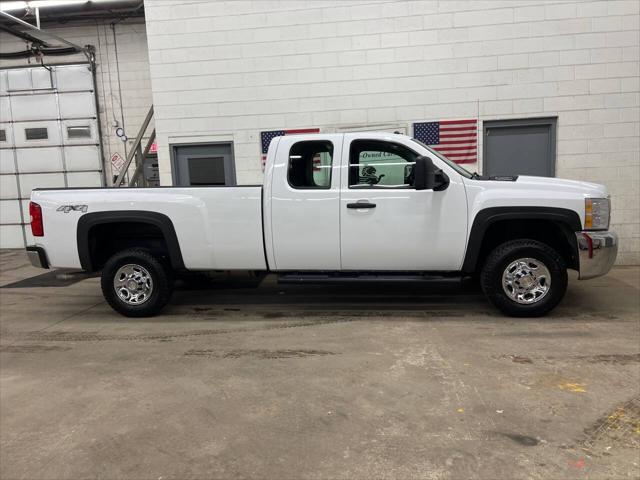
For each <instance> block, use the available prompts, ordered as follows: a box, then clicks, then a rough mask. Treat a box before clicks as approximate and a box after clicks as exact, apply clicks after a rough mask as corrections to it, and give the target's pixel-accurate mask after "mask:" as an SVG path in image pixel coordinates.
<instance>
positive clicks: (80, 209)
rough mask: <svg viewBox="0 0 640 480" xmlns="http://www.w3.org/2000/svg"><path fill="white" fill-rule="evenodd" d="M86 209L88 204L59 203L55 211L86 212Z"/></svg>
mask: <svg viewBox="0 0 640 480" xmlns="http://www.w3.org/2000/svg"><path fill="white" fill-rule="evenodd" d="M88 209H89V206H88V205H60V206H59V207H58V208H57V209H56V212H64V213H69V212H82V213H86V212H87V210H88Z"/></svg>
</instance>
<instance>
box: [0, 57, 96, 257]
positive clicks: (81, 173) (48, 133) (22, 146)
mask: <svg viewBox="0 0 640 480" xmlns="http://www.w3.org/2000/svg"><path fill="white" fill-rule="evenodd" d="M99 134H100V132H98V122H97V119H96V102H95V92H94V91H93V78H92V75H91V71H90V70H89V66H88V64H78V65H58V66H51V67H50V68H44V67H32V68H9V69H3V70H0V248H18V247H23V246H24V245H25V244H31V243H33V239H32V237H31V230H30V228H29V225H28V223H29V207H28V205H29V195H30V193H31V190H33V189H34V188H39V187H40V188H46V187H94V186H95V187H99V186H102V185H103V175H102V160H101V152H100V145H99Z"/></svg>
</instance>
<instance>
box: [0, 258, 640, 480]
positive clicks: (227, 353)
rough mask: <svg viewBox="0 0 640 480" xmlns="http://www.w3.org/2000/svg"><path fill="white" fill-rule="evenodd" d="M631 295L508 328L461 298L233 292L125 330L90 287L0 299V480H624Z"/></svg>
mask: <svg viewBox="0 0 640 480" xmlns="http://www.w3.org/2000/svg"><path fill="white" fill-rule="evenodd" d="M0 264H1V272H0V285H7V284H9V283H12V282H16V281H19V280H22V279H26V278H28V277H33V276H35V275H39V274H42V273H43V272H44V271H43V270H37V269H34V268H32V267H30V266H28V265H27V263H26V259H25V257H24V255H23V253H22V252H17V251H10V252H3V253H2V254H1V255H0ZM50 277H51V276H50ZM45 280H47V277H45ZM47 281H51V278H49V279H48V280H47ZM47 281H44V282H42V281H41V282H40V283H41V284H46V283H47ZM68 283H72V281H71V282H68ZM639 290H640V269H639V268H616V269H615V270H614V271H613V272H612V273H611V274H610V275H609V276H607V277H605V278H599V279H595V280H592V281H589V282H578V281H576V280H572V281H571V283H570V287H569V292H568V294H567V297H566V299H565V300H564V302H563V303H562V304H561V306H560V307H559V308H557V309H556V310H555V311H554V312H553V314H552V315H550V316H548V317H546V318H540V319H530V320H517V319H511V318H505V317H503V316H501V315H500V314H498V313H497V312H496V311H495V310H493V309H492V308H491V307H490V306H489V305H488V304H487V303H486V302H485V301H484V299H483V298H482V297H481V296H480V295H478V294H477V293H476V292H471V293H464V294H459V293H446V292H445V293H442V292H440V293H438V294H431V295H427V294H425V293H424V292H423V291H421V290H420V289H418V288H415V287H414V288H398V287H394V288H388V287H387V288H385V287H375V288H374V287H371V286H367V287H362V286H347V287H286V288H285V287H278V286H277V285H276V284H275V282H274V280H273V279H272V278H267V279H266V280H265V281H264V282H263V284H262V286H261V287H260V288H255V287H254V286H253V285H252V284H251V283H250V282H245V281H242V279H236V280H234V281H230V282H228V283H226V284H224V285H219V284H218V285H215V284H214V285H213V287H212V288H210V289H206V290H186V289H185V290H181V291H178V292H177V293H176V294H175V296H174V299H173V302H172V304H171V305H170V306H169V307H168V308H167V309H166V311H165V312H164V314H163V315H162V316H159V317H157V318H153V319H139V320H136V319H126V318H124V317H120V316H118V315H117V314H115V313H113V312H112V311H111V310H110V309H109V307H108V306H107V305H106V304H105V303H104V301H103V300H102V296H101V294H100V288H99V282H98V279H97V278H90V279H85V280H82V281H80V282H77V283H73V284H71V285H68V286H58V287H52V286H49V287H46V286H40V287H28V288H25V287H23V288H0V301H1V310H0V312H1V324H0V326H1V342H0V362H1V363H0V402H1V403H0V442H1V444H0V447H1V448H0V477H1V478H3V479H14V478H15V479H17V478H23V479H45V478H46V479H54V478H55V479H58V478H69V479H78V478H105V479H115V478H136V479H168V478H176V479H188V478H238V477H241V478H273V479H284V478H312V479H314V478H315V479H320V478H362V479H372V478H376V479H377V478H394V479H396V478H427V479H449V478H451V479H518V478H533V479H537V478H545V479H559V478H563V479H565V478H568V479H571V478H580V479H584V478H589V479H599V478H638V476H640V465H639V464H640V391H639V388H640V387H639V385H640V383H639V382H640V319H639V312H640V303H639V302H640V295H639V293H640V292H639Z"/></svg>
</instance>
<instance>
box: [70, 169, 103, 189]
mask: <svg viewBox="0 0 640 480" xmlns="http://www.w3.org/2000/svg"><path fill="white" fill-rule="evenodd" d="M67 182H68V184H69V187H101V186H102V177H101V175H100V172H69V173H67Z"/></svg>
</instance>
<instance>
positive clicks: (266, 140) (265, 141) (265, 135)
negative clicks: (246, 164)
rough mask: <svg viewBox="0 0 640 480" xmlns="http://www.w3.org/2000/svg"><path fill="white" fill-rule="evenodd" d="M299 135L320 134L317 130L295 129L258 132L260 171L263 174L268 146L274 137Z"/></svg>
mask: <svg viewBox="0 0 640 480" xmlns="http://www.w3.org/2000/svg"><path fill="white" fill-rule="evenodd" d="M301 133H320V129H319V128H296V129H292V130H269V131H266V132H260V145H261V151H262V156H261V159H260V163H261V166H262V171H263V172H264V168H265V165H266V163H267V152H268V151H269V144H270V143H271V140H273V139H274V138H275V137H282V136H283V135H296V134H301Z"/></svg>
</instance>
